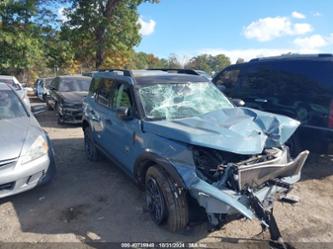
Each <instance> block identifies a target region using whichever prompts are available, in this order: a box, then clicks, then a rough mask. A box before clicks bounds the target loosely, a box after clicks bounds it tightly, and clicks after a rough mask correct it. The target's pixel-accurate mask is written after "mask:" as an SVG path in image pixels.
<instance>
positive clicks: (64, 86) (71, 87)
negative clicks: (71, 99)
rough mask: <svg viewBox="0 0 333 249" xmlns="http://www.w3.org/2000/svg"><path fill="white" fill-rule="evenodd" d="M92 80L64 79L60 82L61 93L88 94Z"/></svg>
mask: <svg viewBox="0 0 333 249" xmlns="http://www.w3.org/2000/svg"><path fill="white" fill-rule="evenodd" d="M90 81H91V80H90V79H62V80H61V81H60V86H59V91H60V92H88V90H89V86H90Z"/></svg>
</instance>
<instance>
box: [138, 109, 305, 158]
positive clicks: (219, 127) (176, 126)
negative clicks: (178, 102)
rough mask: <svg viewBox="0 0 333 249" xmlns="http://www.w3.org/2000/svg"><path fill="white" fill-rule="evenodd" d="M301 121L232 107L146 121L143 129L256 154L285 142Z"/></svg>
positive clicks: (202, 143)
mask: <svg viewBox="0 0 333 249" xmlns="http://www.w3.org/2000/svg"><path fill="white" fill-rule="evenodd" d="M299 124H300V123H299V122H298V121H297V120H294V119H292V118H289V117H286V116H282V115H276V114H271V113H268V112H262V111H258V110H254V109H250V108H229V109H222V110H218V111H215V112H210V113H207V114H205V115H201V116H196V117H192V118H184V119H178V120H174V121H168V120H163V121H153V122H152V121H144V123H143V129H144V131H145V132H151V133H154V134H156V135H159V136H162V137H165V138H168V139H173V140H176V141H180V142H184V143H189V144H192V145H198V146H203V147H209V148H213V149H218V150H223V151H229V152H233V153H237V154H243V155H252V154H259V153H261V152H262V151H263V149H264V148H269V147H273V146H280V145H282V144H284V143H285V142H286V141H287V140H288V139H289V138H290V136H291V135H292V134H293V133H294V132H295V131H296V129H297V127H298V126H299Z"/></svg>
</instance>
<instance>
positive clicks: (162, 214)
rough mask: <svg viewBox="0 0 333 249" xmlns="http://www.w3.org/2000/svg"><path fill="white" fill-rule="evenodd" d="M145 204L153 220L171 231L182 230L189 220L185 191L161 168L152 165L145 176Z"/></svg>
mask: <svg viewBox="0 0 333 249" xmlns="http://www.w3.org/2000/svg"><path fill="white" fill-rule="evenodd" d="M145 189H146V191H145V192H146V204H147V208H148V210H149V213H150V215H151V217H152V219H153V221H154V222H155V223H156V224H157V225H162V224H165V225H166V227H167V229H168V230H170V231H172V232H177V231H181V230H184V228H186V226H187V224H188V221H189V213H188V203H187V198H186V192H185V191H184V190H182V191H181V192H180V191H179V189H178V188H177V187H176V184H175V181H174V180H173V179H172V177H170V175H168V174H167V172H165V171H164V170H163V169H161V168H159V167H158V166H152V167H150V168H149V169H148V171H147V173H146V177H145Z"/></svg>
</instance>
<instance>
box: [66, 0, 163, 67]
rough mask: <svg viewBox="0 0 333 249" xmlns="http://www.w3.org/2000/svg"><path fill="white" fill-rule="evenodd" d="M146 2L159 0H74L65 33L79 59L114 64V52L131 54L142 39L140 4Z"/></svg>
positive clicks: (117, 54) (68, 11)
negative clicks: (138, 10)
mask: <svg viewBox="0 0 333 249" xmlns="http://www.w3.org/2000/svg"><path fill="white" fill-rule="evenodd" d="M142 2H158V0H99V1H96V0H73V1H72V5H71V7H70V8H68V9H67V10H66V15H67V17H68V19H69V20H68V21H67V22H66V23H65V24H64V26H63V28H62V36H63V37H64V38H65V39H67V40H69V41H70V43H71V44H72V47H74V48H76V51H75V53H76V58H77V59H78V60H79V61H82V62H83V63H84V64H85V65H87V66H91V64H95V67H96V68H100V67H106V66H108V65H107V64H110V63H111V64H112V63H114V61H115V60H114V58H112V57H113V55H116V56H118V57H121V54H122V53H123V54H129V53H130V52H131V50H132V48H133V46H135V45H137V44H138V43H139V42H140V39H141V37H140V35H139V28H140V27H139V24H138V23H137V21H138V12H137V7H138V5H139V4H141V3H142ZM107 57H109V58H107ZM106 62H107V63H106ZM123 62H124V63H126V62H125V60H123Z"/></svg>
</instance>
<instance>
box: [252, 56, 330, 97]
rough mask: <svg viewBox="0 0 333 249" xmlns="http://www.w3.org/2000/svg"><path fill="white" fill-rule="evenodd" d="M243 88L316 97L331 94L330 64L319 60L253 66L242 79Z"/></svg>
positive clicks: (273, 62)
mask: <svg viewBox="0 0 333 249" xmlns="http://www.w3.org/2000/svg"><path fill="white" fill-rule="evenodd" d="M246 78H247V79H246V84H247V87H249V88H251V89H265V88H267V89H269V90H270V91H272V92H275V93H278V92H279V93H286V92H288V93H290V94H291V93H293V94H299V93H302V92H303V93H306V94H307V95H310V94H316V93H318V91H319V90H320V89H325V90H329V91H330V92H333V85H332V82H333V63H331V62H323V61H301V60H294V61H290V60H288V61H271V62H262V63H257V64H253V65H251V66H250V67H249V69H248V71H247V76H246Z"/></svg>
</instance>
